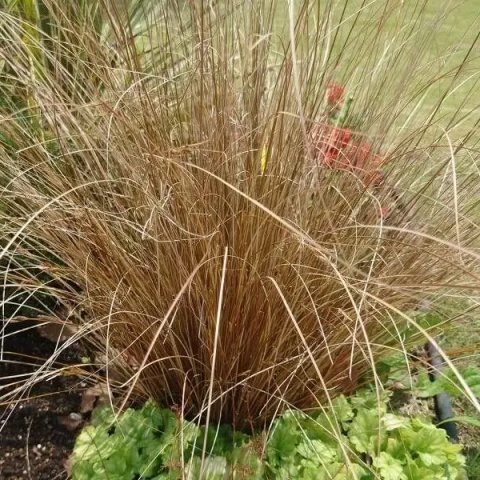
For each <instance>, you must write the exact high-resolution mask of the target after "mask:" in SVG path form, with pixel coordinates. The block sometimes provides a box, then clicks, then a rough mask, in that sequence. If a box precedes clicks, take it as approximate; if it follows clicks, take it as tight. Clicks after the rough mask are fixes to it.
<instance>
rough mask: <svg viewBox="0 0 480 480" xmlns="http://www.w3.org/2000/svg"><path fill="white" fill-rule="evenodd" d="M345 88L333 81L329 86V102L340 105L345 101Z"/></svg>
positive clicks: (332, 104) (331, 104)
mask: <svg viewBox="0 0 480 480" xmlns="http://www.w3.org/2000/svg"><path fill="white" fill-rule="evenodd" d="M344 95H345V88H344V87H342V86H341V85H339V84H338V83H335V82H332V83H330V84H329V85H328V86H327V102H328V104H329V105H330V106H338V105H339V104H341V103H342V102H343V97H344Z"/></svg>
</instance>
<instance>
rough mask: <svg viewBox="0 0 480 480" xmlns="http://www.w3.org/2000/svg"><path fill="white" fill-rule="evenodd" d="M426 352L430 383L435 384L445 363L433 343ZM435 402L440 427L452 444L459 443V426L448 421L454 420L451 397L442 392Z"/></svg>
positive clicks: (426, 346) (426, 347)
mask: <svg viewBox="0 0 480 480" xmlns="http://www.w3.org/2000/svg"><path fill="white" fill-rule="evenodd" d="M425 350H426V351H427V354H428V359H429V364H430V367H431V368H430V369H429V372H428V376H429V378H430V381H431V382H434V381H436V380H437V379H438V378H439V377H440V375H441V370H442V367H443V365H444V361H443V358H442V356H441V355H440V352H439V351H438V350H437V348H436V347H435V345H433V344H432V342H428V343H427V344H426V345H425ZM433 402H434V405H435V416H436V418H437V421H438V423H440V425H439V427H440V428H443V429H444V430H445V431H446V432H447V436H448V439H449V440H450V442H452V443H458V442H459V439H458V429H457V424H456V423H455V422H454V421H448V419H449V418H453V409H452V403H451V401H450V397H449V396H448V394H447V393H445V392H442V393H439V394H438V395H435V396H434V397H433Z"/></svg>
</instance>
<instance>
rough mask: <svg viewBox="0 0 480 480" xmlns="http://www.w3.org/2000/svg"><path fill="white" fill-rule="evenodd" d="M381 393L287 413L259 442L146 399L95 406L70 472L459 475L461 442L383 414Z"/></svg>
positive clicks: (124, 479)
mask: <svg viewBox="0 0 480 480" xmlns="http://www.w3.org/2000/svg"><path fill="white" fill-rule="evenodd" d="M387 400H388V395H387V394H380V398H379V394H378V393H377V392H375V391H371V390H366V391H360V392H358V393H357V394H355V395H353V396H350V397H349V398H348V399H347V398H346V397H344V396H340V397H337V398H336V399H335V400H334V401H333V403H332V405H331V408H330V409H327V410H326V411H324V412H320V413H316V414H314V413H311V414H309V415H307V414H304V413H301V412H298V411H290V412H287V413H284V414H283V415H281V416H280V417H279V418H277V419H276V420H275V421H274V422H273V424H272V426H271V430H270V432H269V434H268V438H267V440H266V443H265V442H264V441H263V440H262V437H257V438H256V437H255V436H253V437H251V436H247V435H245V434H242V433H238V432H237V433H235V432H232V430H231V427H229V426H220V427H217V428H215V427H208V428H205V427H198V426H196V425H195V423H191V422H188V421H186V420H183V419H181V417H180V416H179V414H178V412H177V413H174V412H172V411H171V410H162V409H159V408H158V407H156V406H155V405H154V404H151V403H148V404H146V405H145V406H144V407H142V408H141V409H138V410H133V409H129V410H127V411H126V412H124V413H122V414H120V416H118V417H116V416H115V414H114V413H113V412H112V411H111V409H110V407H102V408H101V409H99V410H97V411H96V412H94V416H93V418H92V423H91V425H90V426H88V427H86V428H84V429H83V431H82V432H81V434H80V435H79V436H78V438H77V441H76V444H75V449H74V452H73V458H72V478H73V480H88V479H91V478H96V477H95V475H97V476H98V478H100V476H104V477H105V478H109V479H112V480H131V479H134V478H137V476H138V475H140V477H141V478H145V479H155V480H161V479H164V480H167V479H170V480H176V479H178V478H180V477H181V475H182V472H183V473H184V474H185V475H186V476H187V478H192V479H196V478H202V472H203V475H204V477H203V478H206V479H208V480H216V479H219V480H220V479H224V478H229V479H240V478H248V479H252V480H254V479H264V478H270V479H276V480H282V479H283V480H288V479H303V480H308V479H311V480H314V479H319V480H321V479H325V480H326V479H330V478H336V479H344V480H347V479H354V478H357V479H360V480H372V479H374V478H381V479H384V480H395V479H397V480H427V479H431V480H448V479H455V480H456V479H461V478H464V473H465V472H464V468H463V467H464V463H465V459H464V457H463V456H462V455H461V449H462V447H461V446H460V445H454V444H451V443H449V441H448V440H447V438H446V433H445V431H444V430H442V429H439V428H437V427H435V426H434V425H432V424H431V422H430V421H429V420H428V419H423V418H419V417H417V418H414V419H412V418H409V417H405V416H400V415H396V414H393V413H388V412H387Z"/></svg>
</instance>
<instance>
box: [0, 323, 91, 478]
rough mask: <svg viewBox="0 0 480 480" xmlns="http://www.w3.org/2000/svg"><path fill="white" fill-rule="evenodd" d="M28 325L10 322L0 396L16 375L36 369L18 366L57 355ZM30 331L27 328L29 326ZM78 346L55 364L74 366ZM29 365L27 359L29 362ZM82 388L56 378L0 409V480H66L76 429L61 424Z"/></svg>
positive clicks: (69, 379)
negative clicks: (26, 358) (33, 358)
mask: <svg viewBox="0 0 480 480" xmlns="http://www.w3.org/2000/svg"><path fill="white" fill-rule="evenodd" d="M28 326H29V325H28V324H27V323H25V322H21V323H14V324H12V325H11V326H10V327H9V328H8V331H7V332H6V334H7V335H8V334H10V333H13V334H12V335H8V336H6V337H5V339H4V340H5V343H4V348H3V352H4V357H3V361H2V360H0V388H1V389H0V397H1V396H4V395H5V393H6V390H8V388H9V387H6V385H7V384H9V383H11V382H12V381H13V377H14V376H16V375H21V374H26V373H29V372H32V371H33V370H34V369H35V367H34V366H29V365H25V364H22V363H20V362H25V357H22V355H29V356H32V357H35V362H36V363H37V364H39V365H41V364H42V361H44V360H46V359H48V358H49V357H50V356H51V355H52V354H53V353H54V351H55V343H53V342H51V341H49V340H47V339H46V338H44V337H42V336H40V335H39V334H38V332H37V331H36V329H28V330H26V331H21V330H22V329H25V328H26V327H28ZM30 326H31V325H30ZM80 357H81V350H80V347H76V346H72V347H70V348H69V349H68V351H65V352H63V353H61V354H60V356H59V358H58V364H62V365H68V364H78V363H79V360H80ZM28 361H29V362H32V360H31V359H29V360H28ZM84 387H85V385H84V384H82V383H81V380H80V379H79V378H77V377H74V376H58V377H55V378H53V379H51V380H48V381H44V382H41V383H38V384H36V385H34V386H33V387H32V388H31V389H30V390H29V391H28V392H26V395H25V399H24V400H22V401H21V402H17V403H16V404H8V405H5V404H0V480H59V479H66V478H67V477H68V475H67V471H66V462H67V459H68V457H69V455H70V453H71V451H72V448H73V445H74V442H75V436H76V434H77V433H78V429H77V428H72V425H71V424H70V425H69V424H68V421H67V422H65V418H67V419H69V418H70V417H71V414H73V416H75V415H76V413H75V412H78V410H79V406H80V401H81V395H80V392H81V390H82V389H83V388H84Z"/></svg>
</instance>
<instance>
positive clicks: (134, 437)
mask: <svg viewBox="0 0 480 480" xmlns="http://www.w3.org/2000/svg"><path fill="white" fill-rule="evenodd" d="M203 448H205V452H206V456H205V457H204V458H203V461H202V452H203ZM72 464H73V467H72V478H73V480H92V479H96V478H108V479H110V480H130V479H134V478H139V476H140V478H144V479H152V480H153V479H155V480H167V479H168V480H178V478H181V473H182V472H183V473H186V474H187V478H189V479H190V478H191V479H196V478H200V477H199V474H200V470H202V471H203V474H204V475H205V477H204V478H207V479H212V480H217V479H218V480H221V479H224V478H229V479H232V480H233V479H242V478H251V479H257V478H258V479H260V478H263V477H262V472H263V466H262V463H261V461H260V458H259V456H258V455H257V454H256V453H255V449H254V442H253V440H252V438H251V437H249V436H247V435H245V434H242V433H239V432H233V431H232V429H231V427H229V426H221V427H219V428H212V427H210V428H207V429H206V428H205V427H198V426H197V425H195V424H194V423H192V422H188V421H181V420H180V418H179V416H178V415H177V414H175V413H173V412H172V411H171V410H168V409H160V408H158V407H156V406H155V405H154V404H153V403H151V402H149V403H147V404H146V405H145V406H143V407H142V408H140V409H138V410H134V409H128V410H127V411H125V412H124V413H122V414H121V415H119V416H118V418H117V417H115V415H114V413H113V412H112V410H111V409H110V408H109V407H100V408H99V409H97V410H95V411H94V413H93V416H92V422H91V424H90V425H89V426H87V427H85V428H84V429H83V430H82V432H81V433H80V435H79V436H78V438H77V440H76V443H75V449H74V452H73V457H72Z"/></svg>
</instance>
